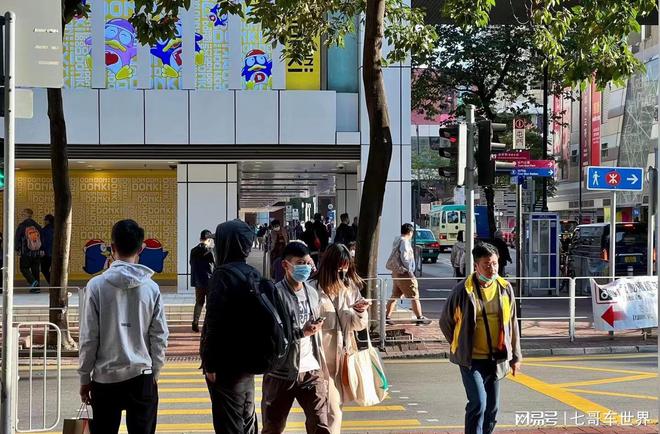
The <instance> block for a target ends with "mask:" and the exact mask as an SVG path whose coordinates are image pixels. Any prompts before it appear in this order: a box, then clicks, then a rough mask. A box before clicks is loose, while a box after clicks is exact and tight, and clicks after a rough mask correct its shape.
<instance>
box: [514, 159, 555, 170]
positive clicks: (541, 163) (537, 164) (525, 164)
mask: <svg viewBox="0 0 660 434" xmlns="http://www.w3.org/2000/svg"><path fill="white" fill-rule="evenodd" d="M515 163H516V168H521V169H554V168H555V162H554V161H553V160H521V161H516V162H515Z"/></svg>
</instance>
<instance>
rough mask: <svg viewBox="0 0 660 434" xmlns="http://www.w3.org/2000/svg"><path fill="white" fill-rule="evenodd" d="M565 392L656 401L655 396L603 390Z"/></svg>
mask: <svg viewBox="0 0 660 434" xmlns="http://www.w3.org/2000/svg"><path fill="white" fill-rule="evenodd" d="M566 391H567V392H573V393H586V394H588V395H603V396H618V397H621V398H634V399H648V400H650V401H657V400H658V397H657V396H651V395H634V394H632V393H618V392H606V391H603V390H587V389H566Z"/></svg>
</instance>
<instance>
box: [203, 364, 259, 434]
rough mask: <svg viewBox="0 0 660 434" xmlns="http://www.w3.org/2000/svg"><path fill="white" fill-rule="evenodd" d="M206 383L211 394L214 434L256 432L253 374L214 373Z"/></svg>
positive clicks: (251, 433)
mask: <svg viewBox="0 0 660 434" xmlns="http://www.w3.org/2000/svg"><path fill="white" fill-rule="evenodd" d="M206 385H207V387H208V389H209V394H210V395H211V410H212V413H213V428H214V431H215V433H216V434H258V433H259V428H258V426H257V414H256V410H255V404H254V375H251V374H229V375H228V374H224V375H223V374H221V373H217V374H216V382H215V383H211V382H209V381H208V380H207V381H206Z"/></svg>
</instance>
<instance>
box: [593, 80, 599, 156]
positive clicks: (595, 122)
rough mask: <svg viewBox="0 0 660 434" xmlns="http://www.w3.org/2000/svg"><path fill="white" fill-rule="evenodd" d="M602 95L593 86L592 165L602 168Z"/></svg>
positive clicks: (594, 85) (594, 84)
mask: <svg viewBox="0 0 660 434" xmlns="http://www.w3.org/2000/svg"><path fill="white" fill-rule="evenodd" d="M600 122H601V93H600V91H599V90H598V87H597V86H596V83H595V82H594V83H592V84H591V165H592V166H600V152H601V147H600Z"/></svg>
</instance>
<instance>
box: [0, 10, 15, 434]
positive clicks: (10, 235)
mask: <svg viewBox="0 0 660 434" xmlns="http://www.w3.org/2000/svg"><path fill="white" fill-rule="evenodd" d="M15 22H16V15H15V14H14V13H13V12H7V13H5V16H4V55H5V59H4V62H5V65H4V66H5V71H4V75H5V77H4V78H5V149H4V151H5V190H4V226H3V231H4V234H5V240H4V249H3V252H2V254H3V257H4V269H3V273H2V279H3V285H4V286H3V288H4V292H3V300H2V302H3V309H2V386H3V387H2V404H1V406H0V409H1V410H2V412H1V414H0V417H2V423H0V427H1V428H2V429H1V430H0V431H1V432H3V433H6V434H13V433H14V432H15V428H16V427H15V426H14V412H13V411H12V409H13V408H14V406H13V401H14V399H15V398H16V394H15V392H14V387H15V384H14V383H15V381H14V380H15V378H14V377H13V375H12V372H13V367H14V343H15V342H14V335H13V332H12V330H13V328H12V327H13V311H14V180H15V177H14V145H15V143H14V140H15V136H14V134H15V130H14V126H15V114H16V113H15V106H16V99H15V97H16V89H15V86H16V81H15V80H16V62H15V60H16V58H15V56H16V53H15V47H16V41H15V34H16V31H15V26H14V23H15Z"/></svg>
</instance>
